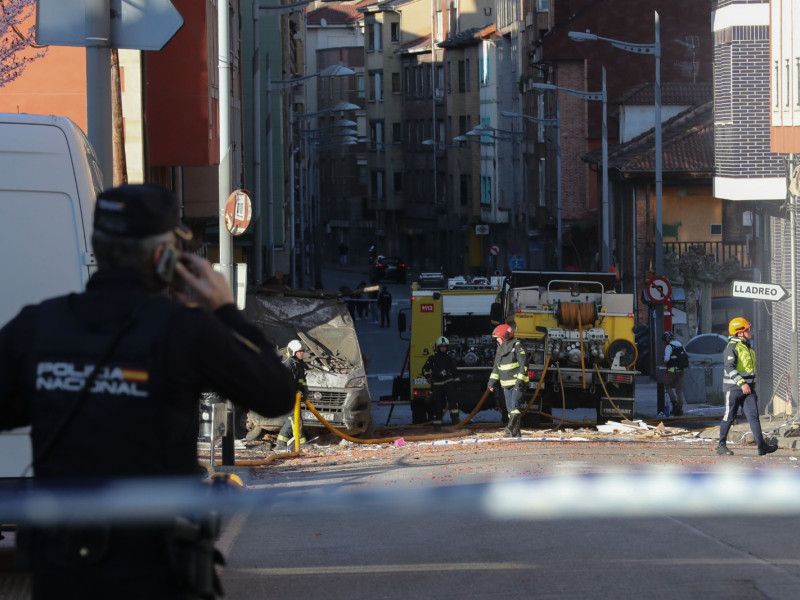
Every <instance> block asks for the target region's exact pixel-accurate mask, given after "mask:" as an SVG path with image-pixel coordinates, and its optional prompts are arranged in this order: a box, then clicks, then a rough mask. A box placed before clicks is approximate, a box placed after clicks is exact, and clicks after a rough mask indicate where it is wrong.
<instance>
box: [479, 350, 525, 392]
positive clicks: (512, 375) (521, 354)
mask: <svg viewBox="0 0 800 600" xmlns="http://www.w3.org/2000/svg"><path fill="white" fill-rule="evenodd" d="M529 379H530V378H529V377H528V358H527V356H525V349H524V348H523V347H522V344H521V343H520V341H519V340H514V341H509V342H503V344H502V345H501V346H500V347H498V348H497V354H495V357H494V365H492V374H491V375H489V387H494V385H495V383H498V382H499V383H500V386H501V387H504V388H510V387H514V386H515V385H516V384H517V383H518V382H522V383H527V382H528V381H529Z"/></svg>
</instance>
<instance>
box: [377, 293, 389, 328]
mask: <svg viewBox="0 0 800 600" xmlns="http://www.w3.org/2000/svg"><path fill="white" fill-rule="evenodd" d="M378 308H379V309H380V311H381V327H390V326H391V325H392V319H391V316H390V314H389V313H390V311H391V310H392V294H391V293H389V290H388V289H387V287H386V286H385V285H384V286H383V287H382V288H381V293H380V294H378Z"/></svg>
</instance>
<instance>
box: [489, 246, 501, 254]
mask: <svg viewBox="0 0 800 600" xmlns="http://www.w3.org/2000/svg"><path fill="white" fill-rule="evenodd" d="M489 254H491V255H492V256H500V246H498V245H497V244H492V245H491V246H489Z"/></svg>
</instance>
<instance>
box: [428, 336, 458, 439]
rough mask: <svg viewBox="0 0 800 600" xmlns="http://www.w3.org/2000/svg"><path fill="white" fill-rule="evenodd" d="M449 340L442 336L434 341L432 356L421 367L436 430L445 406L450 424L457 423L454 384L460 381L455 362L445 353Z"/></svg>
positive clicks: (439, 425) (439, 424) (456, 399)
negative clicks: (429, 395)
mask: <svg viewBox="0 0 800 600" xmlns="http://www.w3.org/2000/svg"><path fill="white" fill-rule="evenodd" d="M449 346H450V340H448V339H447V338H446V337H444V336H439V337H438V338H437V339H436V344H435V346H434V351H433V354H431V355H430V356H429V357H428V360H426V361H425V364H424V365H422V376H423V377H425V379H427V380H428V383H429V384H430V386H431V413H432V415H433V426H434V427H435V428H437V429H439V428H441V426H442V417H443V415H444V407H445V405H447V406H449V410H450V423H451V424H452V425H455V424H456V423H458V422H459V418H458V417H459V411H458V397H457V395H456V383H458V382H459V381H460V379H459V377H458V369H457V368H456V361H454V360H453V357H452V356H450V355H449V354H448V353H447V349H448V347H449Z"/></svg>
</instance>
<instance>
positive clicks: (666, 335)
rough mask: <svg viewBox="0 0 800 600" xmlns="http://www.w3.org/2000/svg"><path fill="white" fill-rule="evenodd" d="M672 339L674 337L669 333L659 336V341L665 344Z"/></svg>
mask: <svg viewBox="0 0 800 600" xmlns="http://www.w3.org/2000/svg"><path fill="white" fill-rule="evenodd" d="M674 337H675V335H674V334H673V333H672V332H671V331H665V332H664V333H662V334H661V339H662V340H664V341H665V342H668V341H670V340H671V339H673V338H674Z"/></svg>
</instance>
